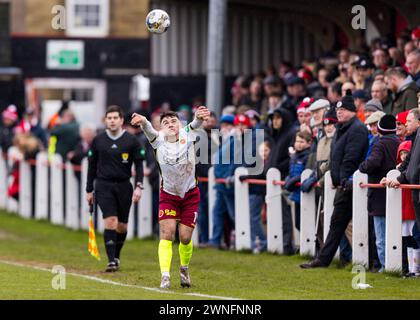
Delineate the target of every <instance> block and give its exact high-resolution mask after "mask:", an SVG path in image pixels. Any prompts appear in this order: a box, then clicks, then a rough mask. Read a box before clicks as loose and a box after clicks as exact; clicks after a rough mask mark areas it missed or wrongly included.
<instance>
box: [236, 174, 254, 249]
mask: <svg viewBox="0 0 420 320" xmlns="http://www.w3.org/2000/svg"><path fill="white" fill-rule="evenodd" d="M247 174H248V170H247V169H246V168H242V167H239V168H237V169H236V170H235V235H236V236H235V240H236V241H235V248H236V250H237V251H239V250H244V249H251V221H250V214H249V185H248V183H242V182H241V181H240V180H239V177H240V176H244V175H247Z"/></svg>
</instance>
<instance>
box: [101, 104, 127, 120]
mask: <svg viewBox="0 0 420 320" xmlns="http://www.w3.org/2000/svg"><path fill="white" fill-rule="evenodd" d="M112 112H118V115H119V117H120V118H124V113H123V111H122V109H121V107H120V106H117V105H112V106H109V107H108V108H107V109H106V112H105V117H106V116H107V115H108V113H112Z"/></svg>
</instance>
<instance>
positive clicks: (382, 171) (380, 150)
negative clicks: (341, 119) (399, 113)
mask: <svg viewBox="0 0 420 320" xmlns="http://www.w3.org/2000/svg"><path fill="white" fill-rule="evenodd" d="M378 131H379V134H380V138H379V140H378V141H377V142H376V143H375V144H374V145H373V147H372V152H371V154H370V155H369V157H368V158H367V159H366V160H365V161H363V162H362V163H361V164H360V166H359V170H360V172H362V173H366V174H367V175H368V182H369V183H380V181H381V179H382V177H385V176H386V175H387V173H388V172H389V171H391V170H393V169H395V167H396V165H397V161H396V157H395V155H396V154H397V151H398V146H399V144H400V141H399V139H398V137H397V135H396V132H397V127H396V120H395V117H394V116H393V115H384V116H383V117H382V118H381V119H380V120H379V122H378ZM385 202H386V190H385V189H369V191H368V212H369V215H370V216H373V221H374V228H375V237H376V247H377V252H378V257H379V261H380V263H381V266H382V267H381V270H384V267H385V212H386V209H385Z"/></svg>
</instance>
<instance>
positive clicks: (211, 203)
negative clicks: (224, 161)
mask: <svg viewBox="0 0 420 320" xmlns="http://www.w3.org/2000/svg"><path fill="white" fill-rule="evenodd" d="M208 176H209V182H208V183H209V184H208V192H209V197H208V206H209V239H212V238H213V208H214V204H215V203H216V189H215V186H216V177H215V176H214V167H211V168H210V169H209V175H208Z"/></svg>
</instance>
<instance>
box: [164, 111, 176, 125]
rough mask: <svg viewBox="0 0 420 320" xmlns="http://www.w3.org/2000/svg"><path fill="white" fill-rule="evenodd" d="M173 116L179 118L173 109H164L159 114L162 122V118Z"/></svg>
mask: <svg viewBox="0 0 420 320" xmlns="http://www.w3.org/2000/svg"><path fill="white" fill-rule="evenodd" d="M172 117H175V118H177V119H178V120H179V116H178V113H177V112H175V111H165V112H162V113H161V114H160V122H161V123H162V121H163V119H165V118H172Z"/></svg>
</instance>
